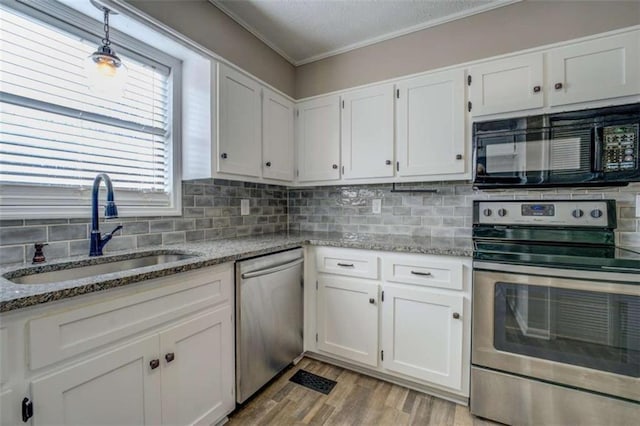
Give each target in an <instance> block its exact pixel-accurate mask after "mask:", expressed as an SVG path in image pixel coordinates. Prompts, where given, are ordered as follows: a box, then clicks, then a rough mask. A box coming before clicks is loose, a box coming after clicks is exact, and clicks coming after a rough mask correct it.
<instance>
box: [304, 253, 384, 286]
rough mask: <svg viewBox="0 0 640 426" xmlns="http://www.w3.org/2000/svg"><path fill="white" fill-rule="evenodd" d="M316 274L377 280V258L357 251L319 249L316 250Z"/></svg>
mask: <svg viewBox="0 0 640 426" xmlns="http://www.w3.org/2000/svg"><path fill="white" fill-rule="evenodd" d="M316 268H317V270H318V272H326V273H329V274H337V275H347V276H350V277H359V278H370V279H377V278H378V256H376V255H374V254H371V253H363V252H359V251H357V250H349V249H335V248H327V247H321V248H318V249H316Z"/></svg>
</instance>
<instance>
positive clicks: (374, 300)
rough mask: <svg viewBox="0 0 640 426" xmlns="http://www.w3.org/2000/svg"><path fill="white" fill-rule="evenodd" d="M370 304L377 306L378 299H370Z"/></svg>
mask: <svg viewBox="0 0 640 426" xmlns="http://www.w3.org/2000/svg"><path fill="white" fill-rule="evenodd" d="M369 303H371V304H372V305H375V304H376V299H374V298H373V297H372V298H370V299H369Z"/></svg>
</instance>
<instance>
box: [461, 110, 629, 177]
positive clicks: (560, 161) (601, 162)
mask: <svg viewBox="0 0 640 426" xmlns="http://www.w3.org/2000/svg"><path fill="white" fill-rule="evenodd" d="M639 129H640V103H637V104H630V105H621V106H611V107H606V108H597V109H588V110H582V111H574V112H562V113H556V114H544V115H534V116H528V117H519V118H509V119H502V120H493V121H484V122H476V123H474V124H473V153H474V156H473V163H474V164H473V166H474V173H473V183H474V186H476V187H477V188H515V187H520V188H523V187H524V188H526V187H529V188H531V187H556V186H623V185H627V184H629V182H638V181H640V161H639V157H640V147H639V144H640V135H639Z"/></svg>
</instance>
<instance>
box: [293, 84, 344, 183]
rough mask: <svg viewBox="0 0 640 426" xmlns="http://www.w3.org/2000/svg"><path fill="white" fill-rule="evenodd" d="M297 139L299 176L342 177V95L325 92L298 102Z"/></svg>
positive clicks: (309, 178) (301, 178)
mask: <svg viewBox="0 0 640 426" xmlns="http://www.w3.org/2000/svg"><path fill="white" fill-rule="evenodd" d="M296 140H297V143H298V171H299V176H298V180H299V181H301V182H305V181H306V182H309V181H323V180H337V179H339V178H340V169H339V167H340V97H339V96H326V97H323V98H319V99H314V100H311V101H306V102H301V103H299V104H298V114H297V125H296Z"/></svg>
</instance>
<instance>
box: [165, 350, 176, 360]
mask: <svg viewBox="0 0 640 426" xmlns="http://www.w3.org/2000/svg"><path fill="white" fill-rule="evenodd" d="M164 359H166V360H167V362H171V361H173V360H174V359H176V355H175V354H174V353H173V352H169V353H168V354H166V355H165V356H164Z"/></svg>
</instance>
